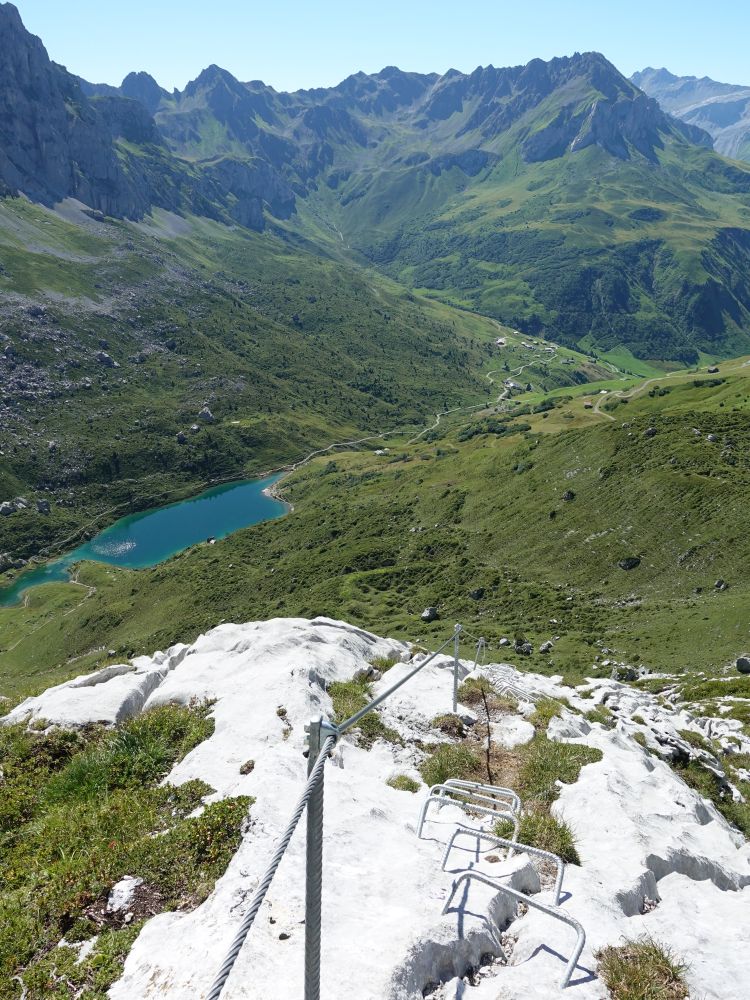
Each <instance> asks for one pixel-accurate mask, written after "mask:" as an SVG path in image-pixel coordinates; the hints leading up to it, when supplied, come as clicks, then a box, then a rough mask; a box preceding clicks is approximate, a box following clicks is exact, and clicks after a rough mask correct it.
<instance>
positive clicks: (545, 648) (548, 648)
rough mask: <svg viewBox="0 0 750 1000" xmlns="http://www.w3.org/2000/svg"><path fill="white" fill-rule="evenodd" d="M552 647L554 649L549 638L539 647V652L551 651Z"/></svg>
mask: <svg viewBox="0 0 750 1000" xmlns="http://www.w3.org/2000/svg"><path fill="white" fill-rule="evenodd" d="M551 649H552V640H551V639H548V640H547V641H546V642H543V643H542V644H541V646H540V647H539V652H540V653H549V652H550V651H551Z"/></svg>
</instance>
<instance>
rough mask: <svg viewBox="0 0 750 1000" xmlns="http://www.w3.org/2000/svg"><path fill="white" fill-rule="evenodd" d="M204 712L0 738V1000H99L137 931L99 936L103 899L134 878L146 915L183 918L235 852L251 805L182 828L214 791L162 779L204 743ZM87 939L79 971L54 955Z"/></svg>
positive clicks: (113, 930)
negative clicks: (73, 999) (176, 912)
mask: <svg viewBox="0 0 750 1000" xmlns="http://www.w3.org/2000/svg"><path fill="white" fill-rule="evenodd" d="M207 712H208V706H205V705H204V706H192V707H190V708H185V707H179V706H166V707H164V708H160V709H157V710H155V711H153V712H149V713H147V714H146V715H144V716H142V717H139V718H137V719H134V720H131V721H129V722H127V723H126V724H125V725H124V726H122V727H121V728H120V729H118V730H115V731H109V730H105V729H103V727H89V728H88V729H86V730H83V731H81V732H78V733H74V734H62V733H54V732H50V733H49V734H28V733H25V732H24V731H23V729H22V727H9V728H6V729H4V730H0V750H1V751H2V755H3V756H2V761H3V771H4V781H3V784H4V788H3V792H4V793H7V794H4V796H3V805H4V809H3V811H2V818H3V827H2V830H0V1000H16V998H17V997H18V996H19V995H20V994H19V991H21V992H24V990H25V996H26V997H27V1000H45V998H50V997H60V998H66V1000H67V998H68V997H70V996H73V995H75V996H80V997H81V998H82V1000H83V998H86V1000H104V997H105V994H106V990H107V988H108V986H109V985H110V984H111V983H112V982H113V981H114V980H115V979H116V978H118V976H119V975H120V973H121V970H122V963H123V961H124V957H125V955H126V954H127V951H128V949H129V948H130V944H131V943H132V940H133V938H134V935H135V933H137V929H138V926H139V922H138V919H137V917H138V916H139V915H140V914H138V913H137V914H136V920H134V921H133V924H131V925H129V926H128V927H120V926H117V925H116V924H115V923H114V922H113V926H110V927H108V926H107V921H106V920H105V921H104V926H100V924H101V919H100V917H99V916H98V915H99V914H100V913H101V912H102V910H103V907H104V903H105V901H106V897H107V894H108V892H109V890H110V889H111V887H112V886H113V885H114V883H115V882H117V881H119V880H120V879H121V878H122V877H123V876H124V875H133V876H137V877H140V878H142V879H143V880H144V886H145V890H144V891H146V892H147V893H148V904H147V906H148V908H149V910H150V909H152V908H155V909H156V910H157V911H158V910H164V909H170V908H179V909H188V908H190V907H192V906H194V905H196V904H197V903H199V902H201V901H202V900H203V899H205V898H206V896H207V895H208V893H209V892H210V891H211V889H212V888H213V885H214V883H215V881H216V879H217V878H218V877H219V875H221V874H222V873H223V871H224V870H225V868H226V865H227V864H228V862H229V860H230V859H231V857H232V855H233V853H234V851H235V850H236V849H237V846H238V844H239V841H240V837H241V829H242V826H243V822H244V819H245V817H246V815H247V810H248V806H249V805H250V803H251V800H250V799H248V798H237V799H226V800H223V801H220V802H215V803H211V804H209V805H208V806H206V807H205V809H204V810H203V812H202V813H200V815H198V816H190V818H188V817H189V814H191V813H192V812H193V811H194V810H195V809H196V807H198V806H200V805H201V804H202V802H203V800H204V798H205V796H206V795H207V794H209V793H210V792H211V791H212V789H211V788H210V787H209V786H208V785H206V784H205V782H202V781H197V780H194V781H189V782H186V783H184V784H182V785H180V786H178V787H175V786H172V785H168V784H167V785H165V784H162V780H163V778H164V776H165V774H166V773H167V772H168V770H169V768H170V767H171V766H172V765H173V764H174V763H176V762H177V761H178V760H179V759H180V758H181V757H183V756H184V755H185V754H186V753H187V752H188V751H189V750H190V749H192V748H193V747H194V746H195V745H196V744H197V743H198V742H199V741H200V740H202V739H204V738H205V737H206V736H208V735H209V734H210V732H211V730H212V726H213V723H212V722H211V721H210V720H209V719H208V718H207ZM21 795H23V796H24V798H25V804H24V805H23V807H22V806H20V805H19V797H20V796H21ZM8 801H10V802H11V803H12V804H11V805H10V806H8V805H7V802H8ZM92 914H93V915H96V920H93V919H92V916H91V915H92ZM97 933H98V934H99V940H98V942H97V945H96V947H95V948H94V950H93V951H92V952H91V954H90V955H89V956H88V957H87V959H86V960H84V961H83V962H81V963H80V965H78V964H77V963H76V962H75V958H77V952H74V951H73V950H72V949H68V948H57V947H55V946H56V945H57V943H58V942H59V941H60V939H61V938H62V937H63V936H64V935H65V936H66V939H67V940H69V941H81V940H84V939H86V938H89V937H91V936H92V935H93V934H97ZM14 977H20V981H18V980H15V981H14ZM21 983H22V985H21ZM68 984H72V985H71V986H70V987H69V986H68Z"/></svg>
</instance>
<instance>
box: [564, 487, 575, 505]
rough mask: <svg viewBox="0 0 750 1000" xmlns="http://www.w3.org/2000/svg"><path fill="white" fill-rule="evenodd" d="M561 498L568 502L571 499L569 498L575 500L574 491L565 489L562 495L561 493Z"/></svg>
mask: <svg viewBox="0 0 750 1000" xmlns="http://www.w3.org/2000/svg"><path fill="white" fill-rule="evenodd" d="M562 498H563V500H564V501H565V502H566V503H570V501H571V500H575V498H576V495H575V492H574V491H573V490H566V491H565V492H564V493H563V495H562Z"/></svg>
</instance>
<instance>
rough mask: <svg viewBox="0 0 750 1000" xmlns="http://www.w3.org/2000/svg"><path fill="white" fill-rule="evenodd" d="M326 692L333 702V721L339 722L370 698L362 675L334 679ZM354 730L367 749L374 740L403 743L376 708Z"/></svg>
mask: <svg viewBox="0 0 750 1000" xmlns="http://www.w3.org/2000/svg"><path fill="white" fill-rule="evenodd" d="M328 694H329V696H330V698H331V701H332V702H333V721H334V722H336V723H340V722H344V721H345V720H346V719H348V718H351V716H352V715H354V714H355V713H357V712H359V710H360V709H362V708H364V707H365V705H366V704H367V703H368V701H369V700H370V687H369V684H368V683H367V680H366V679H365V678H364V677H359V678H357V677H355V678H352V680H350V681H334V682H333V683H332V684H330V685H329V687H328ZM355 730H356V731H358V732H359V742H360V744H361V745H362V746H364V747H367V748H368V749H369V747H371V746H372V745H373V743H374V742H375V741H376V740H385V741H386V742H387V743H395V744H401V743H403V740H402V739H401V737H400V736H399V734H398V733H397V732H396V730H395V729H392V728H391V727H390V726H386V725H385V723H384V722H383V720H382V719H381V718H380V715H379V714H378V712H377V709H373V710H372V711H371V712H368V713H367V715H365V716H364V717H363V718H362V719H360V721H359V722H358V723H357V725H356V727H355Z"/></svg>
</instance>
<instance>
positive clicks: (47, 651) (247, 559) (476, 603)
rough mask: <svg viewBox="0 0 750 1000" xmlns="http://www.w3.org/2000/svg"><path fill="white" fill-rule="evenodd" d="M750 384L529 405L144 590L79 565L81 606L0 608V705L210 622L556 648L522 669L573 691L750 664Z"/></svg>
mask: <svg viewBox="0 0 750 1000" xmlns="http://www.w3.org/2000/svg"><path fill="white" fill-rule="evenodd" d="M749 375H750V365H747V364H744V365H743V364H742V363H741V362H736V363H733V364H732V365H729V364H727V365H725V366H723V369H722V371H721V373H720V374H719V375H714V376H707V375H706V374H705V373H701V374H696V373H688V372H683V373H679V374H672V375H667V376H665V377H663V378H659V379H656V380H651V381H649V382H648V383H645V384H643V383H642V388H640V389H639V388H636V389H635V390H630V392H631V395H630V396H629V397H627V398H623V397H618V396H615V395H614V394H610V395H609V396H594V397H591V398H592V399H596V400H597V406H599V407H600V409H599V410H597V409H586V406H585V404H586V402H587V400H586V398H585V397H584V398H581V397H580V396H576V397H572V398H566V396H565V394H564V392H563V393H562V394H559V395H558V397H557V399H556V400H554V399H553V398H550V399H549V401H548V402H543V403H541V404H536V406H535V407H534V409H535V410H536V412H527V411H528V410H529V409H531V407H529V406H528V405H527V404H525V403H524V401H523V397H522V398H520V399H516V400H511V401H509V402H507V403H502V404H500V405H498V406H497V407H491V408H489V409H487V410H485V411H484V412H479V413H475V414H473V415H471V416H467V415H466V414H455V415H453V416H452V417H449V418H446V419H445V420H444V421H443V422H441V424H440V425H439V427H437V428H435V429H433V430H432V431H430V432H429V433H428V434H427V435H425V436H423V437H422V438H421V439H420V440H419V441H417V442H415V443H413V444H411V445H409V444H407V443H406V440H405V439H402V440H401V442H400V443H391V447H390V450H389V452H388V453H387V454H385V455H375V454H374V452H373V451H370V450H366V451H358V452H351V451H349V452H345V453H342V454H337V455H336V456H335V457H329V458H323V459H320V460H316V461H314V462H313V463H311V464H310V465H309V466H307V467H305V468H304V469H302V470H300V471H298V472H297V473H295V474H294V475H292V476H291V477H290V478H289V479H288V480H287V482H286V485H285V492H286V494H287V495H288V497H289V499H290V500H292V501H293V503H294V505H295V510H294V512H293V513H292V514H290V515H289V516H288V517H286V518H284V519H282V520H280V521H275V522H271V523H267V524H264V525H259V526H256V527H254V528H252V529H248V530H247V531H243V532H239V533H238V534H236V535H234V536H232V537H230V538H228V539H226V540H224V541H223V542H221V543H219V544H217V545H215V546H210V547H207V546H199V547H197V548H196V549H193V550H191V551H188V552H185V553H183V554H182V555H180V556H178V557H177V558H175V559H173V560H170V561H169V562H168V563H165V564H163V565H161V566H159V567H156V568H155V569H153V570H144V571H138V572H132V571H122V570H115V569H113V568H111V567H101V566H95V565H91V564H85V565H83V566H82V567H81V570H80V575H79V585H78V586H77V587H76V586H72V585H50V586H48V587H45V588H40V589H37V590H35V591H33V592H32V594H31V596H30V599H29V602H28V606H27V607H25V608H23V609H3V610H0V645H1V646H2V650H3V652H2V653H1V654H0V688H1V689H2V690H4V691H5V692H6V693H8V694H11V695H15V694H17V693H18V692H20V691H21V690H26V689H28V688H29V687H30V686H32V687H33V686H43V685H44V684H47V683H49V682H50V681H52V680H54V679H55V678H58V677H61V676H64V675H66V673H68V672H72V671H75V672H80V671H81V670H83V669H85V668H88V667H91V666H92V665H94V664H95V663H100V662H105V661H106V659H107V655H106V653H107V650H108V649H109V648H111V649H114V650H115V651H116V656H115V659H117V658H121V657H122V656H123V655H131V654H132V653H135V652H145V651H148V650H151V649H154V648H157V647H164V646H166V645H168V644H169V643H171V642H173V641H177V640H178V639H179V640H181V641H185V640H186V639H189V638H190V637H191V636H193V635H196V634H197V633H198V632H199V631H201V630H203V629H206V628H209V627H211V626H212V625H215V624H217V623H218V622H219V621H223V620H227V621H229V620H247V619H250V618H267V617H271V616H274V615H295V614H299V615H305V616H311V615H317V614H327V615H332V616H335V617H342V618H346V619H350V620H352V621H355V622H357V623H359V624H361V625H363V626H366V627H369V628H373V629H376V630H377V631H380V632H384V633H391V634H395V635H399V636H404V637H408V638H411V639H417V640H419V639H424V640H425V641H432V640H434V639H435V638H437V637H438V636H441V635H443V634H445V633H446V632H447V631H448V630H449V629H450V628H451V627H452V624H453V623H454V622H455V621H461V622H463V623H465V624H466V626H467V627H468V628H469V629H471V630H472V631H473V632H474V633H475V634H482V635H485V636H486V637H487V638H488V640H489V641H490V642H491V643H496V642H497V640H499V638H501V637H502V636H504V635H507V636H510V637H511V638H512V637H513V636H514V634H515V633H517V632H523V633H524V634H525V635H526V636H527V637H528V638H529V639H531V640H532V641H533V642H535V643H536V644H538V643H539V642H541V641H542V640H546V639H549V638H552V637H555V636H558V637H559V639H558V640H556V641H555V644H554V647H553V651H552V652H551V653H550V654H548V655H544V656H542V655H540V654H536V655H534V656H533V657H531V658H530V659H529V660H523V659H522V663H528V664H529V665H530V666H531V667H533V669H536V670H543V671H550V672H563V673H569V674H571V675H572V676H581V674H582V672H584V671H590V670H591V667H592V664H593V662H594V660H593V657H594V656H595V655H597V654H602V650H603V648H605V647H606V648H607V649H609V650H611V651H612V655H614V656H616V657H617V658H619V659H623V660H626V661H627V662H629V663H634V664H638V663H643V664H645V665H647V666H649V667H650V668H652V669H655V670H661V669H667V670H670V671H677V672H682V671H685V672H690V673H694V672H695V671H700V670H708V671H710V672H711V673H715V672H717V671H718V670H719V669H720V668H721V667H722V666H723V665H724V664H726V663H729V662H730V661H731V660H732V658H733V657H735V656H737V655H738V654H740V653H741V652H743V651H746V650H747V647H748V645H749V644H750V634H749V633H748V624H747V619H746V614H745V609H746V608H747V601H748V597H749V596H750V595H748V583H747V580H746V574H745V572H744V567H745V566H746V565H747V563H748V559H750V551H749V550H748V545H749V544H750V543H748V538H750V530H748V529H749V528H750V524H748V517H749V516H750V514H748V510H747V505H746V503H745V497H746V493H747V488H748V481H749V477H750V450H749V448H748V440H750V438H749V437H748V430H749V429H750V404H748V398H749V397H748V392H747V387H748V376H749ZM622 391H625V390H622ZM529 398H533V397H529ZM600 400H603V401H604V402H603V403H601V402H600ZM650 428H653V429H655V433H653V431H652V430H650ZM647 431H648V433H646V432H647ZM709 435H711V438H709ZM629 559H631V560H632V559H638V560H640V562H639V564H638V565H637V566H636V567H635V568H633V569H629V570H627V569H623V568H621V566H620V565H619V563H620V562H622V561H624V560H629ZM719 579H723V580H724V581H725V582H726V584H727V588H726V589H717V588H716V587H715V583H716V582H717V580H719ZM81 584H83V585H84V586H86V587H89V588H90V589H89V590H88V591H87V590H84V589H83V587H82V586H81ZM428 604H434V605H436V606H437V607H438V609H439V611H440V620H439V621H437V622H436V623H434V624H433V625H429V626H427V625H424V624H423V623H422V622H421V621H420V618H419V615H420V612H421V611H422V609H423V608H424V607H425V606H426V605H428ZM467 652H468V650H467ZM602 655H604V654H602Z"/></svg>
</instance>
